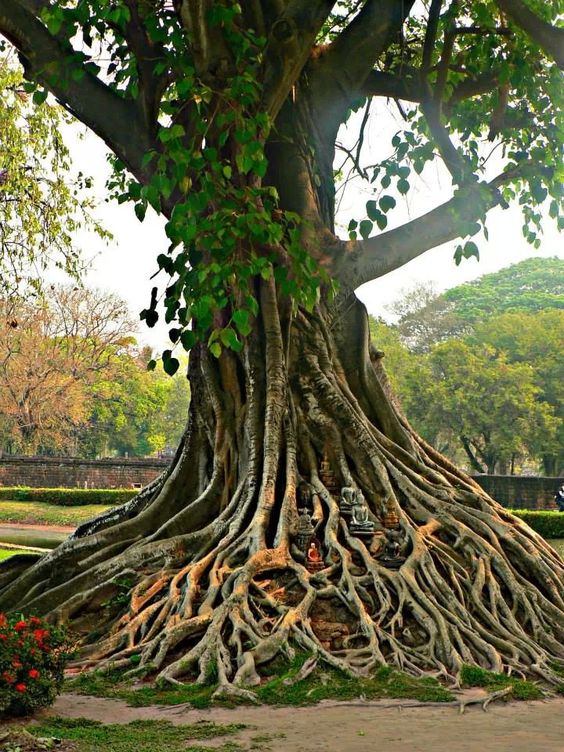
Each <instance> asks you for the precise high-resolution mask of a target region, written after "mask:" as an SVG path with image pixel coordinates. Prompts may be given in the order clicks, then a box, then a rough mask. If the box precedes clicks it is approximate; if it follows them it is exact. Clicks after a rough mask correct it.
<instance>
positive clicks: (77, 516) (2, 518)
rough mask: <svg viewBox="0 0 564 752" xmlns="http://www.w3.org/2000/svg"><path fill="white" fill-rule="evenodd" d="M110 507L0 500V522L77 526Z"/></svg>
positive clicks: (103, 505)
mask: <svg viewBox="0 0 564 752" xmlns="http://www.w3.org/2000/svg"><path fill="white" fill-rule="evenodd" d="M111 508H112V507H111V506H109V505H105V504H88V505H85V506H80V507H68V506H57V505H56V504H44V503H42V502H37V501H36V502H34V501H0V524H2V523H3V522H11V523H18V522H19V523H22V524H26V525H68V526H70V527H77V526H78V525H80V524H81V523H83V522H87V521H88V520H91V519H92V518H93V517H96V515H98V514H101V513H102V512H105V511H106V510H107V509H111Z"/></svg>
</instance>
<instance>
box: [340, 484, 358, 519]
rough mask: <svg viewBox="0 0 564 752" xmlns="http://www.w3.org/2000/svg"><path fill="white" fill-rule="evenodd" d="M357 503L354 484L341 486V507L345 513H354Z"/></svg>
mask: <svg viewBox="0 0 564 752" xmlns="http://www.w3.org/2000/svg"><path fill="white" fill-rule="evenodd" d="M355 503H356V490H355V489H354V488H352V486H344V487H343V488H341V496H340V497H339V509H340V510H341V512H342V513H343V514H352V510H353V507H354V505H355Z"/></svg>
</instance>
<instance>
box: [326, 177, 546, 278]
mask: <svg viewBox="0 0 564 752" xmlns="http://www.w3.org/2000/svg"><path fill="white" fill-rule="evenodd" d="M530 169H532V167H531V165H530V164H527V165H523V166H521V167H519V168H516V169H515V170H512V171H508V172H505V173H502V174H501V175H498V176H497V177H496V178H495V179H494V180H492V181H491V182H490V183H473V184H472V185H471V186H468V187H466V188H463V189H462V190H460V191H459V192H458V193H457V194H456V195H455V196H454V197H453V198H451V199H450V201H447V202H446V203H444V204H441V206H438V207H437V208H436V209H433V210H432V211H430V212H428V213H427V214H424V215H423V216H421V217H418V218H417V219H414V220H413V221H411V222H407V223H406V224H404V225H402V226H401V227H398V228H396V229H395V230H389V231H388V232H384V233H382V234H381V235H376V236H375V237H373V238H369V239H368V240H362V241H359V240H353V241H349V242H348V243H346V244H345V249H346V251H345V254H344V255H343V256H342V257H341V259H340V261H339V262H338V263H336V265H335V266H336V269H335V270H334V275H335V276H336V277H337V278H338V279H339V280H340V281H341V282H342V283H343V284H344V285H345V287H346V288H348V289H356V288H357V287H359V286H360V285H362V284H364V283H365V282H370V281H371V280H373V279H378V278H379V277H382V276H383V275H384V274H388V273H389V272H392V271H394V269H398V268H399V267H400V266H403V265H404V264H407V263H408V262H409V261H412V260H413V259H414V258H417V257H418V256H420V255H421V254H422V253H425V251H428V250H430V249H431V248H435V247H436V246H439V245H442V244H443V243H448V242H449V241H450V240H455V239H456V238H458V237H460V236H461V235H462V234H464V230H463V228H464V226H465V225H467V224H468V223H469V222H473V221H476V220H477V219H479V218H480V217H481V216H483V214H484V213H485V212H486V211H488V210H490V209H492V208H493V207H494V206H496V205H498V204H500V203H501V201H502V199H501V196H500V193H499V190H498V189H499V187H500V186H502V185H504V184H505V183H507V182H509V181H511V180H515V179H516V178H518V177H520V176H522V175H523V174H524V172H525V171H526V170H530Z"/></svg>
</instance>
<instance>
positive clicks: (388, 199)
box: [378, 195, 396, 212]
mask: <svg viewBox="0 0 564 752" xmlns="http://www.w3.org/2000/svg"><path fill="white" fill-rule="evenodd" d="M378 204H379V206H380V209H382V211H383V212H388V211H390V210H391V209H393V208H394V207H395V206H396V200H395V198H394V197H393V196H388V195H386V196H382V198H381V199H380V201H379V202H378Z"/></svg>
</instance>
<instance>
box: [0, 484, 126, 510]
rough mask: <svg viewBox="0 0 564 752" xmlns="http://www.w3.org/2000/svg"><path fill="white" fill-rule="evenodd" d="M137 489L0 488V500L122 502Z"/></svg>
mask: <svg viewBox="0 0 564 752" xmlns="http://www.w3.org/2000/svg"><path fill="white" fill-rule="evenodd" d="M137 493H138V491H137V490H136V489H134V488H107V489H104V488H26V487H23V486H20V487H19V488H0V501H2V499H4V500H6V501H41V502H44V503H45V504H59V505H60V506H63V507H79V506H83V505H84V504H111V505H113V506H115V505H117V504H123V503H124V502H126V501H129V499H132V498H133V497H134V496H135V494H137Z"/></svg>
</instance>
